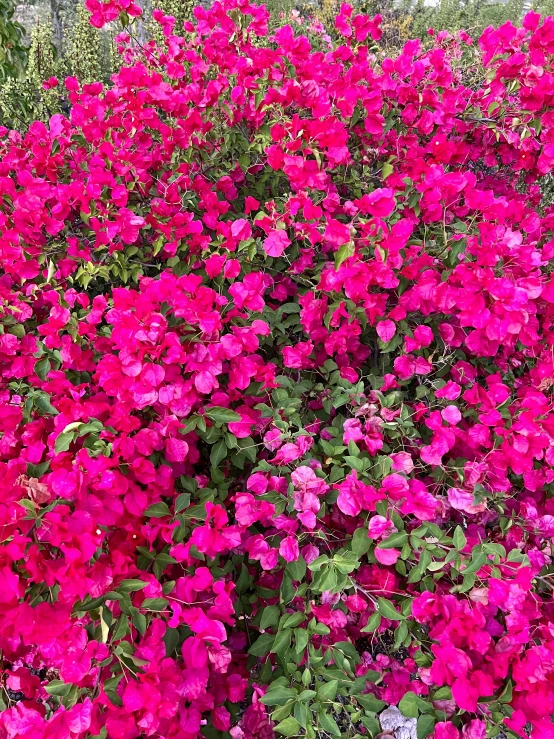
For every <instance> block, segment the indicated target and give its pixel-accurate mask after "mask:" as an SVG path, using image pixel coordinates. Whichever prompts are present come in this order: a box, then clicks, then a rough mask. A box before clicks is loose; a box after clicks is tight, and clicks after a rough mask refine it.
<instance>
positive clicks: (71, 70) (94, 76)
mask: <svg viewBox="0 0 554 739" xmlns="http://www.w3.org/2000/svg"><path fill="white" fill-rule="evenodd" d="M68 45H69V47H70V50H69V53H68V55H67V59H66V60H64V61H65V62H66V64H65V66H67V72H68V74H71V75H73V76H75V77H77V79H78V80H79V81H80V82H83V83H87V82H94V81H95V80H101V79H103V78H104V76H105V72H106V70H105V66H106V65H105V64H102V60H103V57H104V56H105V50H104V48H103V44H102V38H101V36H100V31H99V30H98V29H97V28H94V26H91V25H90V13H89V12H88V11H87V9H86V8H85V6H84V4H83V3H79V5H78V6H77V12H76V19H75V26H74V28H73V33H72V34H71V40H70V42H69V44H68Z"/></svg>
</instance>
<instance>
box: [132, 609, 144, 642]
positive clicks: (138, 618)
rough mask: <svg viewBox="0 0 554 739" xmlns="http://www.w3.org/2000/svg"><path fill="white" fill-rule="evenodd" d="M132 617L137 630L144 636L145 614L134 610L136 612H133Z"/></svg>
mask: <svg viewBox="0 0 554 739" xmlns="http://www.w3.org/2000/svg"><path fill="white" fill-rule="evenodd" d="M132 619H133V623H134V625H135V627H136V629H137V631H138V632H139V633H140V634H141V635H142V636H144V635H145V633H146V616H145V615H144V613H140V612H139V611H136V613H133V616H132Z"/></svg>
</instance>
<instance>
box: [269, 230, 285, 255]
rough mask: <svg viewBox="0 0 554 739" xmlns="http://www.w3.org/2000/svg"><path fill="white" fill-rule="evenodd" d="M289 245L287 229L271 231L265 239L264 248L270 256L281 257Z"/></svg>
mask: <svg viewBox="0 0 554 739" xmlns="http://www.w3.org/2000/svg"><path fill="white" fill-rule="evenodd" d="M287 246H290V239H289V237H288V236H287V232H286V231H284V230H283V231H281V230H280V231H271V232H270V234H269V236H268V237H267V238H266V240H265V241H264V250H265V252H266V254H267V255H268V256H270V257H280V256H281V255H282V254H283V252H284V251H285V249H286V248H287Z"/></svg>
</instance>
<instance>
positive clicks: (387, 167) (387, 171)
mask: <svg viewBox="0 0 554 739" xmlns="http://www.w3.org/2000/svg"><path fill="white" fill-rule="evenodd" d="M393 172H394V167H393V166H392V164H389V163H388V162H385V164H383V169H382V170H381V177H382V178H383V179H384V180H386V179H387V177H389V176H390V175H391V174H392V173H393Z"/></svg>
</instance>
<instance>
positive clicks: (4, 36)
mask: <svg viewBox="0 0 554 739" xmlns="http://www.w3.org/2000/svg"><path fill="white" fill-rule="evenodd" d="M14 11H15V5H14V3H13V0H0V83H4V82H5V80H6V79H7V78H9V77H19V76H20V75H21V74H22V72H23V70H24V68H25V61H26V49H25V45H24V33H25V32H24V30H23V27H22V26H21V25H20V24H19V23H17V22H16V21H14V19H13V15H14Z"/></svg>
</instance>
